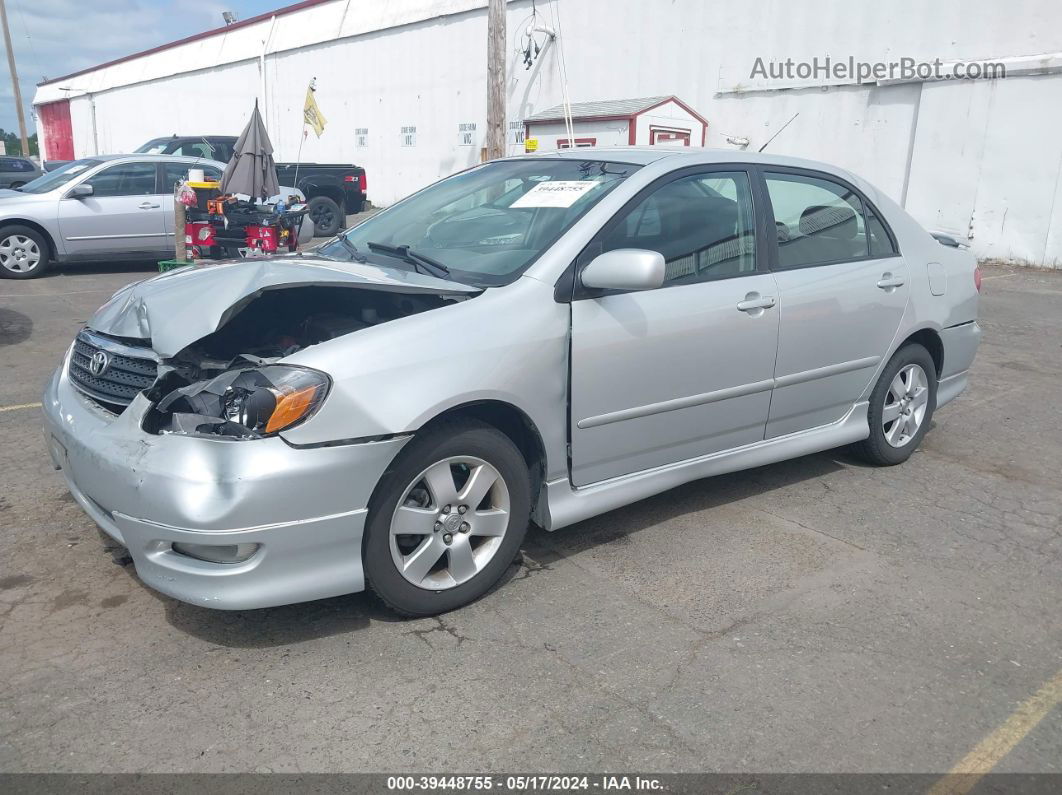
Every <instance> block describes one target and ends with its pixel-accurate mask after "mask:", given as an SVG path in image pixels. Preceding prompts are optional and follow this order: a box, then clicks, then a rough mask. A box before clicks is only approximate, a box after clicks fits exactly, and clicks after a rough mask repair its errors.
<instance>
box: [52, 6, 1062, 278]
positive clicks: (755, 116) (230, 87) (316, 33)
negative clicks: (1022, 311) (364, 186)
mask: <svg viewBox="0 0 1062 795" xmlns="http://www.w3.org/2000/svg"><path fill="white" fill-rule="evenodd" d="M485 5H486V2H485V0H388V1H387V2H374V3H366V2H347V0H334V2H329V3H324V4H322V5H319V6H315V7H312V8H308V9H306V10H303V11H299V12H296V13H293V14H290V15H286V16H284V17H281V18H278V20H277V23H276V24H275V25H272V24H271V22H270V21H269V20H265V21H262V22H259V23H256V24H255V25H251V26H247V27H244V28H239V29H236V30H233V31H229V32H225V33H223V34H220V35H218V36H214V37H211V38H208V39H201V40H198V41H196V42H191V43H189V44H186V45H181V46H180V47H176V48H172V49H169V50H164V51H162V52H159V53H156V54H153V55H148V56H145V57H143V58H139V59H135V60H132V61H127V62H125V63H122V64H117V65H115V66H112V67H108V68H106V69H100V70H96V71H94V72H90V73H87V74H83V75H78V76H76V77H74V78H71V79H70V80H66V81H57V82H54V83H52V84H48V85H45V86H42V87H41V88H40V89H39V90H38V92H37V97H36V100H35V101H36V102H44V101H50V100H54V99H60V98H62V97H64V96H71V97H77V96H78V95H79V94H81V95H84V94H86V92H87V93H91V95H92V99H93V100H94V101H95V104H96V114H95V116H96V137H97V140H98V146H99V150H100V151H104V152H107V151H118V150H128V149H131V148H134V147H135V146H138V145H139V144H141V143H143V142H144V141H146V140H147V139H149V138H152V137H156V136H159V135H166V134H170V133H173V132H177V133H181V134H190V133H195V132H204V133H222V134H223V133H230V134H238V132H239V131H240V129H241V128H242V126H243V124H244V123H245V122H246V119H247V116H248V114H249V113H250V110H251V107H252V105H253V101H254V99H255V98H256V97H258V96H259V95H260V94H261V88H262V75H261V72H260V69H259V56H260V55H261V53H262V50H263V42H267V46H266V51H267V54H266V58H265V64H266V67H265V85H266V92H265V95H264V96H263V97H262V99H263V104H264V109H265V112H266V120H267V125H268V127H269V130H270V134H271V136H272V138H273V142H274V145H275V147H276V150H277V155H278V157H279V158H280V159H288V160H292V159H294V158H295V157H296V154H297V152H298V148H299V133H300V130H301V107H302V101H303V95H304V93H305V89H306V84H307V82H308V81H309V79H310V78H312V77H316V78H317V80H318V88H319V90H318V94H317V98H318V102H319V104H320V106H321V109H322V111H323V112H324V114H325V116H326V117H327V118H328V122H329V124H328V127H327V129H326V131H325V134H324V136H323V137H322V138H321V139H320V140H317V139H316V138H315V137H314V136H313V134H312V133H311V134H310V137H309V138H307V139H306V140H305V144H304V148H303V151H302V157H303V159H305V160H316V161H332V162H337V161H354V162H358V163H359V164H362V165H364V166H365V167H366V168H367V170H368V173H369V193H370V197H371V198H372V199H373V201H374V202H376V203H378V204H389V203H391V202H393V201H394V200H396V199H397V198H399V197H401V196H403V195H405V194H407V193H409V192H410V191H412V190H415V189H417V188H418V187H421V186H422V185H424V184H425V183H427V182H429V181H431V180H432V179H434V178H436V177H439V176H442V175H445V174H449V173H452V172H453V171H456V170H459V169H461V168H464V167H466V166H468V165H470V164H472V163H475V162H477V161H478V159H479V155H480V146H481V145H482V140H483V131H484V127H485V123H486V118H485V117H486V109H485V102H486V100H485V94H486V91H485V71H486V52H485V50H486V13H485ZM537 6H538V11H539V20H538V22H539V24H540V25H544V26H548V27H552V28H554V29H557V28H559V30H560V33H561V34H562V35H561V40H562V41H563V42H564V56H565V62H566V66H567V75H568V94H569V96H570V98H571V100H572V101H573V102H578V101H586V100H594V99H621V98H628V97H643V96H654V95H661V94H675V95H677V96H679V97H681V98H682V99H683V100H685V101H686V102H688V103H689V104H690V105H691V106H692V107H693V108H695V109H696V110H697V111H698V112H699V113H701V114H702V115H703V116H705V117H706V118H707V119H708V121H709V132H708V141H707V143H708V145H709V146H728V144H727V143H726V138H725V136H726V135H731V136H738V137H746V138H748V139H749V140H750V146H749V148H750V149H752V150H754V149H757V148H759V146H760V145H762V144H763V143H764V142H765V141H766V140H767V139H768V138H769V137H770V136H771V135H773V134H774V133H775V132H776V131H777V130H778V129H779V128H780V127H781V126H782V125H783V124H785V122H786V121H788V120H789V119H790V118H792V117H793V115H794V114H797V113H799V115H798V116H797V117H796V119H795V120H794V121H793V122H792V124H790V125H789V127H787V128H786V129H785V130H784V131H783V132H781V134H779V135H778V137H777V138H776V139H775V140H774V141H773V142H772V143H771V144H770V151H774V152H779V153H785V154H793V155H799V156H805V157H811V158H817V159H823V160H828V161H831V162H834V163H837V164H839V165H842V166H844V167H847V168H849V169H851V170H853V171H855V172H857V173H859V174H861V175H863V176H865V177H866V178H868V179H869V180H870V181H872V182H874V183H875V184H877V185H878V186H879V187H881V188H882V189H883V190H885V191H886V192H888V193H889V194H890V195H892V196H893V197H894V198H896V199H897V200H900V201H906V204H907V206H908V208H909V209H910V210H911V212H912V213H913V214H914V215H915V216H916V217H917V218H919V220H921V221H922V222H923V223H924V224H926V225H927V226H930V227H932V228H941V227H943V228H947V229H950V230H952V231H956V232H960V231H965V232H967V233H968V234H971V235H972V237H971V243H972V245H973V248H974V251H975V252H976V253H977V254H979V255H981V256H998V257H1004V258H1014V259H1020V260H1023V261H1028V262H1033V263H1043V264H1047V265H1054V266H1060V265H1062V221H1060V214H1062V201H1058V200H1057V199H1058V198H1059V196H1058V193H1059V191H1060V190H1062V188H1060V185H1062V180H1060V179H1059V175H1060V171H1059V169H1060V167H1062V152H1060V149H1059V146H1062V144H1060V141H1062V136H1058V135H1057V132H1056V131H1057V129H1058V126H1059V124H1058V123H1059V121H1060V119H1059V116H1060V115H1062V102H1059V99H1060V92H1062V75H1060V74H1059V68H1062V60H1059V59H1058V57H1057V54H1058V53H1062V24H1060V23H1062V6H1059V4H1058V3H1057V0H1012V2H1008V3H1006V4H1000V3H998V2H996V0H940V2H937V3H933V4H928V3H924V2H921V0H894V2H890V3H874V4H869V3H858V4H857V3H845V2H842V0H803V2H800V3H793V2H791V1H790V0H768V1H767V2H761V3H756V4H721V3H707V2H703V0H667V1H666V2H664V0H559V2H558V0H552V1H551V0H540V1H539V2H538V3H537ZM530 11H531V2H530V0H514V2H510V4H509V7H508V28H509V59H508V68H509V72H508V81H507V82H508V96H509V109H508V112H509V118H510V119H512V120H518V121H519V120H522V119H523V118H525V117H527V116H529V115H531V114H533V113H535V112H537V111H540V110H543V109H545V108H547V107H550V106H553V105H556V104H558V103H559V102H560V101H561V98H562V86H561V81H560V69H559V58H558V48H557V46H556V44H554V43H547V44H546V46H545V49H544V50H543V52H542V54H541V56H540V57H539V58H538V59H537V61H536V62H535V65H534V66H533V68H532V69H531V70H529V71H528V70H525V69H524V66H523V63H522V56H521V55H520V54H519V53H518V52H517V42H518V39H519V37H520V35H521V33H522V31H523V29H524V26H525V25H526V21H527V19H528V17H529V14H530ZM558 12H559V14H558ZM270 30H272V33H270ZM539 39H540V41H544V40H543V38H542V37H541V36H539ZM840 48H843V50H842V49H840ZM826 55H831V56H832V57H834V58H835V59H836V58H847V57H848V56H849V55H852V56H854V57H855V58H857V59H859V60H864V61H878V60H885V61H888V60H894V59H897V58H900V57H903V56H910V57H913V58H916V59H920V60H932V59H934V58H938V57H939V58H941V59H942V60H944V61H950V60H956V59H963V60H984V59H987V60H995V59H999V58H1003V57H1008V58H1012V57H1015V56H1045V57H1044V58H1043V59H1041V62H1042V63H1043V64H1053V66H1051V68H1048V69H1047V70H1046V71H1048V72H1050V73H1049V74H1046V75H1043V76H1028V77H1010V78H1008V79H1007V80H1003V81H994V82H978V83H972V82H958V81H949V82H946V83H945V82H941V83H908V84H893V85H863V86H858V85H852V84H846V83H845V82H844V81H832V82H831V81H821V80H819V81H816V80H811V81H803V82H801V81H797V83H795V84H794V86H793V87H792V88H790V89H788V90H765V89H775V88H778V87H779V84H778V83H764V82H763V81H762V80H759V78H752V77H750V72H751V69H752V66H753V64H754V63H755V59H756V58H757V57H762V58H764V59H765V60H770V59H777V60H784V59H785V58H793V59H794V60H802V59H811V58H813V57H816V56H817V57H819V58H820V59H821V58H823V57H824V56H826ZM1052 57H1054V60H1052ZM1032 60H1033V61H1034V62H1035V61H1037V59H1036V58H1034V59H1032ZM219 65H220V68H214V67H218V66H219ZM187 69H192V70H195V71H191V72H189V73H186V74H180V75H178V76H170V75H171V74H172V73H173V72H174V71H176V70H187ZM1052 70H1053V71H1052ZM60 87H73V88H75V89H76V90H73V91H60V90H59V89H60ZM90 105H91V101H90V99H88V98H87V97H82V98H80V99H78V98H75V99H73V101H72V102H71V119H72V123H73V126H74V136H75V145H76V153H77V154H78V155H83V154H89V153H91V151H92V150H93V147H94V146H95V144H94V143H93V141H92V136H91V122H92V113H91V108H90ZM462 123H475V124H476V133H475V135H476V138H477V143H475V144H473V145H472V146H461V145H459V143H460V142H459V138H458V126H459V125H460V124H462ZM403 126H416V128H417V132H416V144H415V146H408V147H407V146H402V145H401V143H402V137H401V134H400V129H401V127H403ZM645 127H646V131H647V130H648V124H645ZM356 128H367V129H368V131H369V132H368V146H367V147H364V148H360V147H356V146H355V138H354V130H355V129H356ZM646 135H647V132H646ZM519 148H520V147H519V146H518V145H517V144H515V143H513V144H511V145H510V151H514V152H515V151H517V150H518V149H519Z"/></svg>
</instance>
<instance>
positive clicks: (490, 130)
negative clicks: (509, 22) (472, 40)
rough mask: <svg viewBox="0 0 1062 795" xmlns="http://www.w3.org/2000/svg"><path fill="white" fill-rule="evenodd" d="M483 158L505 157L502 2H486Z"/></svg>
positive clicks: (503, 22) (503, 19)
mask: <svg viewBox="0 0 1062 795" xmlns="http://www.w3.org/2000/svg"><path fill="white" fill-rule="evenodd" d="M486 143H487V147H486V149H487V159H488V160H494V159H495V158H497V157H505V0H488V2H487V142H486Z"/></svg>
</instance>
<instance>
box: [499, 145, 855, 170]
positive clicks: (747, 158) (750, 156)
mask: <svg viewBox="0 0 1062 795" xmlns="http://www.w3.org/2000/svg"><path fill="white" fill-rule="evenodd" d="M558 157H559V158H565V159H578V160H607V161H612V162H621V163H634V164H636V165H640V166H647V165H649V164H650V163H655V162H657V161H659V160H663V159H665V158H669V159H670V158H673V159H674V160H675V166H676V167H677V168H680V167H681V165H682V163H683V162H687V163H689V164H690V165H693V164H695V163H754V164H759V165H774V166H789V167H792V168H810V169H815V170H820V171H833V172H837V173H840V172H842V171H843V169H840V168H838V167H837V166H833V165H830V164H828V163H822V162H819V161H815V160H807V159H805V158H801V157H790V156H789V155H776V154H770V153H764V152H746V151H744V150H743V149H717V148H711V147H702V146H683V147H666V146H600V147H599V146H587V147H577V148H575V149H559V150H557V151H555V152H535V153H533V154H526V155H516V156H515V157H512V158H509V159H513V160H519V159H524V158H558Z"/></svg>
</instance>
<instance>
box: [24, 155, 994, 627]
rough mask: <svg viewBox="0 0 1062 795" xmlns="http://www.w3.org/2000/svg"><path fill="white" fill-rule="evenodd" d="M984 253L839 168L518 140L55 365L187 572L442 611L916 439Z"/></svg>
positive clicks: (113, 324)
mask: <svg viewBox="0 0 1062 795" xmlns="http://www.w3.org/2000/svg"><path fill="white" fill-rule="evenodd" d="M979 278H980V277H979V272H978V271H977V269H976V265H975V262H974V260H973V258H972V257H971V255H970V254H969V253H968V252H966V251H964V250H960V249H956V248H952V247H946V246H943V245H941V244H940V243H938V242H937V241H936V240H934V239H933V238H932V237H931V236H930V235H929V234H928V233H927V232H925V231H924V230H923V229H922V228H921V227H920V226H919V225H918V224H917V223H916V222H915V221H914V220H912V218H911V217H910V216H908V215H907V214H906V213H905V212H904V211H903V210H902V209H901V208H899V207H898V206H897V205H896V204H895V203H893V202H892V201H891V200H890V199H889V198H888V197H886V196H885V195H883V194H882V193H881V192H879V191H877V190H875V189H874V188H873V187H872V186H871V185H869V184H867V183H866V182H864V181H863V180H861V179H859V178H858V177H856V176H854V175H852V174H849V173H847V172H846V171H843V170H841V169H838V168H834V167H832V166H828V165H823V164H819V163H812V162H808V161H802V160H796V159H791V158H784V157H774V156H765V155H754V154H748V153H744V152H742V153H735V152H721V151H711V150H697V149H690V150H683V151H676V150H673V149H667V150H662V149H659V148H650V149H640V148H622V149H610V150H609V149H602V150H593V149H580V150H578V151H571V152H559V153H549V154H548V155H543V156H528V157H517V158H510V159H506V160H500V161H495V162H491V163H487V164H484V165H480V166H476V167H474V168H471V169H469V170H467V171H464V172H462V173H460V174H457V175H455V176H453V177H450V178H447V179H444V180H442V181H440V182H438V183H436V184H434V185H432V186H430V187H428V188H426V189H424V190H422V191H420V192H419V193H416V194H414V195H413V196H411V197H409V198H408V199H406V200H404V201H402V202H400V203H399V204H397V205H395V206H393V207H392V208H390V209H388V210H386V211H384V212H382V213H380V214H379V215H377V216H375V217H373V218H371V219H369V220H366V221H365V222H363V223H361V224H359V225H358V226H356V227H354V228H353V229H351V230H349V231H348V232H346V233H344V234H343V235H340V236H339V237H337V238H335V239H333V240H331V241H329V242H328V243H326V244H324V245H322V246H320V247H319V248H317V249H316V250H315V251H311V252H309V253H307V254H304V255H302V256H296V257H289V258H283V259H275V260H272V261H243V262H237V263H230V264H220V265H212V266H209V267H196V268H188V269H183V270H179V271H175V272H172V273H168V274H165V275H162V276H158V277H156V278H153V279H149V280H147V281H145V282H141V283H139V284H135V285H131V286H128V287H125V288H123V289H122V290H119V291H118V292H117V293H116V294H115V295H114V297H113V298H111V300H110V301H109V302H108V303H107V304H106V305H104V306H103V307H102V308H101V309H100V310H99V311H98V312H97V313H96V315H95V316H94V317H93V318H92V319H91V321H90V322H89V324H88V327H87V328H86V329H85V330H84V331H82V332H81V333H80V334H79V335H78V337H77V339H76V340H75V341H74V343H73V345H72V346H71V348H70V351H69V352H68V354H67V356H66V359H65V361H64V362H63V363H62V366H61V367H60V368H59V370H58V371H57V372H56V374H55V376H54V377H53V378H52V380H51V383H50V384H49V385H48V387H47V389H46V391H45V394H44V413H45V420H46V423H45V424H46V433H47V438H48V441H49V444H50V448H51V451H52V456H53V457H54V460H55V463H56V466H57V467H59V468H61V469H62V470H63V473H64V474H65V476H66V479H67V482H68V484H69V487H70V490H71V492H72V494H73V495H74V497H75V498H76V499H77V501H78V502H79V503H80V504H81V506H82V507H83V508H84V509H85V511H86V512H87V513H88V514H89V515H90V516H91V517H92V518H93V519H94V520H95V521H96V522H97V523H98V524H99V525H100V526H101V527H102V528H103V529H104V530H105V531H106V532H107V533H108V534H110V535H111V536H112V537H114V538H115V539H117V540H118V541H120V542H121V543H123V544H124V545H125V546H127V547H128V549H129V552H130V554H131V556H132V558H133V561H134V562H135V565H136V569H137V572H138V573H139V575H140V577H141V578H142V579H143V580H144V582H146V583H147V584H148V585H150V586H152V587H154V588H157V589H158V590H160V591H162V592H164V593H166V594H169V595H170V596H173V597H175V598H177V599H181V600H184V601H187V602H191V603H193V604H198V605H204V606H208V607H217V608H229V609H236V608H254V607H265V606H268V605H279V604H285V603H289V602H298V601H303V600H309V599H317V598H321V597H327V596H333V595H337V594H344V593H350V592H354V591H360V590H362V589H363V588H364V587H365V586H366V585H368V586H370V587H371V588H372V589H373V590H374V591H375V592H376V593H377V594H378V595H379V596H380V597H381V598H382V599H383V600H384V601H385V602H386V603H387V604H389V605H391V606H392V607H393V608H395V609H396V610H398V611H401V612H403V613H406V614H411V615H429V614H434V613H439V612H442V611H445V610H450V609H452V608H455V607H457V606H459V605H462V604H465V603H467V602H469V601H470V600H472V599H475V598H477V597H479V596H480V595H482V594H483V593H484V592H486V591H487V590H488V589H489V588H490V587H491V586H492V585H494V584H495V583H496V582H497V581H498V580H499V578H500V577H501V576H502V574H503V573H504V571H505V570H506V568H507V567H508V566H509V565H510V564H511V563H512V561H513V559H514V556H515V555H516V554H517V552H518V550H519V548H520V545H521V542H522V540H523V538H524V534H525V531H526V529H527V527H528V524H529V522H533V523H535V524H536V525H539V526H541V527H543V528H545V529H547V530H556V529H559V528H562V527H565V526H567V525H570V524H572V523H574V522H578V521H580V520H582V519H585V518H587V517H590V516H593V515H595V514H600V513H602V512H605V511H609V510H613V509H616V508H620V507H622V506H624V505H627V504H629V503H632V502H634V501H636V500H640V499H642V498H644V497H647V496H649V495H652V494H656V493H658V492H661V491H664V490H665V489H669V488H671V487H673V486H676V485H678V484H681V483H684V482H687V481H691V480H695V479H698V478H703V477H706V476H709V475H715V474H719V473H722V472H730V471H734V470H738V469H744V468H747V467H753V466H759V465H762V464H767V463H770V462H773V461H780V460H782V459H787V458H792V457H795V456H801V455H805V454H808V453H813V452H816V451H820V450H825V449H828V448H833V447H837V446H840V445H847V444H855V445H856V446H857V449H858V450H859V451H860V452H861V454H862V455H863V456H864V457H865V458H866V459H867V460H868V461H870V462H872V463H874V464H879V465H889V464H897V463H899V462H901V461H904V460H905V459H907V458H908V456H910V455H911V453H912V452H913V450H914V449H915V448H916V447H917V446H918V444H919V442H920V441H921V440H922V437H923V436H924V434H925V433H926V431H927V430H928V429H929V427H930V420H931V418H932V415H933V412H934V410H935V409H937V408H939V407H940V406H943V405H944V404H946V403H947V402H948V401H950V400H952V399H953V398H954V397H955V396H956V395H958V394H959V393H960V392H961V391H962V390H963V388H964V387H965V386H966V381H967V370H968V368H969V367H970V364H971V362H972V360H973V357H974V353H975V351H976V349H977V345H978V341H979V338H980V334H981V332H980V329H979V327H978V324H977V322H976V319H977V303H978V290H979ZM705 488H711V485H710V484H707V483H706V484H705Z"/></svg>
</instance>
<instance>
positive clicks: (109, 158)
mask: <svg viewBox="0 0 1062 795" xmlns="http://www.w3.org/2000/svg"><path fill="white" fill-rule="evenodd" d="M78 160H96V161H99V162H101V163H111V162H114V161H116V160H150V161H159V162H163V163H202V164H203V165H206V166H218V167H219V168H225V164H224V163H220V162H218V161H217V160H210V159H208V158H205V157H192V156H190V155H149V154H147V153H140V154H136V153H134V154H131V155H89V156H88V157H79V158H78ZM72 162H73V161H72Z"/></svg>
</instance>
